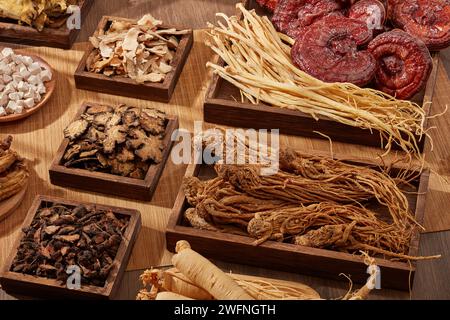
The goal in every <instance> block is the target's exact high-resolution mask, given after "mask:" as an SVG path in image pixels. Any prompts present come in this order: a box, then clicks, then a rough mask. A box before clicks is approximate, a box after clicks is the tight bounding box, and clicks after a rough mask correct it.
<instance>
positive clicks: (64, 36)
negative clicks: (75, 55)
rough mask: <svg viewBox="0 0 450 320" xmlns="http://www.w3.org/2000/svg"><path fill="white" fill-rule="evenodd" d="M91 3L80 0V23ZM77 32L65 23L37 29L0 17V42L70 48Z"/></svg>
mask: <svg viewBox="0 0 450 320" xmlns="http://www.w3.org/2000/svg"><path fill="white" fill-rule="evenodd" d="M93 4H94V0H80V2H79V6H80V13H81V24H83V22H84V21H85V20H86V17H87V14H88V13H89V10H90V9H91V7H92V5H93ZM79 32H80V30H79V29H72V30H69V29H68V28H67V26H66V25H65V24H64V25H63V26H62V27H60V28H55V29H52V28H44V30H42V31H37V30H36V29H34V28H32V27H28V26H23V25H22V26H21V25H19V24H18V23H17V22H16V21H13V20H8V19H0V42H11V43H16V44H22V45H33V46H45V47H55V48H61V49H70V48H71V47H72V44H73V43H74V42H75V40H76V39H77V36H78V34H79Z"/></svg>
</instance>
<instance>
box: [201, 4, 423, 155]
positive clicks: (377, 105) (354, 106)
mask: <svg viewBox="0 0 450 320" xmlns="http://www.w3.org/2000/svg"><path fill="white" fill-rule="evenodd" d="M237 8H238V9H239V10H240V11H241V12H242V14H243V18H242V19H240V18H239V17H236V16H232V17H228V16H226V15H225V14H222V13H218V14H217V16H218V17H222V18H223V19H224V20H225V24H223V23H222V22H218V23H217V24H218V26H214V25H211V24H209V28H210V30H209V32H208V34H209V35H210V37H211V41H210V42H208V45H209V46H210V47H211V49H212V50H213V51H214V52H215V53H217V54H218V55H219V56H220V57H221V58H222V59H223V60H224V62H225V66H224V67H223V66H221V65H218V64H214V63H211V62H209V63H208V64H207V66H208V67H210V68H212V70H213V72H214V73H216V74H218V75H219V76H220V77H222V78H223V79H225V80H226V81H228V82H230V83H231V84H233V85H235V86H236V87H237V88H239V89H240V90H241V95H242V98H243V99H244V97H245V98H247V99H248V100H249V101H250V102H251V103H253V104H257V103H259V102H260V101H262V102H264V103H266V104H268V105H271V106H274V107H279V108H287V109H291V110H296V111H301V112H303V113H306V114H309V115H311V116H312V117H313V118H314V119H316V120H319V118H320V117H322V118H323V117H325V118H328V119H331V120H334V121H337V122H340V123H343V124H345V125H348V126H352V127H357V128H361V129H366V130H371V131H372V130H377V131H378V132H380V135H381V138H382V141H383V143H384V148H385V149H386V153H388V152H389V151H390V150H391V148H392V145H393V144H397V145H398V146H399V147H400V148H401V149H402V150H404V151H405V152H407V153H409V154H411V153H415V154H420V151H419V147H418V143H419V140H420V139H421V138H417V137H423V136H424V135H425V134H426V133H425V130H424V121H425V118H426V115H425V112H424V110H423V108H421V107H420V106H419V105H418V104H416V103H413V102H410V101H405V100H398V99H395V98H394V97H392V96H389V95H387V94H385V93H383V92H381V91H377V90H373V89H370V88H360V87H358V86H356V85H353V84H350V83H325V82H322V81H320V80H318V79H316V78H314V77H312V76H310V75H308V74H307V73H305V72H303V71H301V70H300V69H298V68H297V67H296V66H295V65H294V64H293V63H292V60H291V55H290V51H291V47H292V45H293V43H294V40H293V39H291V38H289V37H287V36H285V35H283V34H280V33H278V32H277V31H276V30H275V28H274V26H273V25H272V23H271V22H270V20H269V19H268V18H267V17H261V16H258V15H257V14H256V13H255V11H254V10H252V11H248V10H246V9H245V8H244V7H243V5H242V4H238V5H237ZM382 147H383V146H382Z"/></svg>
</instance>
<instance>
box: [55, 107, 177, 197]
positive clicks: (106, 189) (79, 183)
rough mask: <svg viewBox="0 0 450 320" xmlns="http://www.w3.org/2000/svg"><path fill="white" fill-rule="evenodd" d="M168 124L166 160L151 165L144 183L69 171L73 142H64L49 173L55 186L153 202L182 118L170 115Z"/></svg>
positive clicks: (77, 117)
mask: <svg viewBox="0 0 450 320" xmlns="http://www.w3.org/2000/svg"><path fill="white" fill-rule="evenodd" d="M93 105H95V103H89V102H85V103H83V105H82V106H81V108H80V110H79V111H78V113H77V114H76V116H75V119H74V120H77V119H79V118H80V116H81V114H82V113H83V112H84V111H85V110H86V108H87V107H89V106H93ZM168 120H169V121H168V123H167V127H166V132H165V136H164V141H163V145H164V151H163V160H162V161H161V163H159V164H157V165H152V166H150V169H149V170H148V172H147V175H146V176H145V179H144V180H140V179H133V178H129V177H121V176H118V175H114V174H109V173H103V172H91V171H89V170H84V169H78V168H66V167H65V166H64V165H62V164H61V163H62V158H63V157H64V153H65V152H66V149H67V147H68V145H69V140H68V139H64V140H63V142H62V143H61V146H60V147H59V149H58V151H57V153H56V157H55V159H54V160H53V163H52V165H51V166H50V170H49V174H50V181H51V183H52V184H54V185H57V186H62V187H69V188H75V189H82V190H87V191H93V192H100V193H104V194H111V195H116V196H121V197H125V198H130V199H136V200H142V201H150V200H151V199H152V197H153V193H154V192H155V189H156V187H157V185H158V182H159V179H160V177H161V174H162V172H163V170H164V167H165V165H166V162H167V159H168V158H169V155H170V151H171V150H172V146H173V141H172V139H171V137H172V133H173V132H174V131H175V130H176V129H178V125H179V124H178V117H175V116H168Z"/></svg>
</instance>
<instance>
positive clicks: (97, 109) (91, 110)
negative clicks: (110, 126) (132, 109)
mask: <svg viewBox="0 0 450 320" xmlns="http://www.w3.org/2000/svg"><path fill="white" fill-rule="evenodd" d="M113 111H114V108H113V107H110V106H104V105H95V106H90V107H88V108H87V109H86V113H87V114H91V115H93V114H99V113H110V112H113Z"/></svg>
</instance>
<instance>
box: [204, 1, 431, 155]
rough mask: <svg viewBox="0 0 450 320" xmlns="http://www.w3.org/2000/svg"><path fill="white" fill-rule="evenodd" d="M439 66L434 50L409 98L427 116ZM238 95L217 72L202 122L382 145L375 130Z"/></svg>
mask: <svg viewBox="0 0 450 320" xmlns="http://www.w3.org/2000/svg"><path fill="white" fill-rule="evenodd" d="M245 5H246V7H247V8H250V9H255V10H256V12H257V13H258V14H260V15H266V14H267V12H265V11H264V10H263V9H261V7H260V6H259V5H258V4H257V3H256V1H255V0H248V1H246V4H245ZM215 62H218V64H219V65H222V66H224V65H225V63H224V61H223V60H222V59H220V58H217V60H216V61H215ZM438 66H439V54H438V53H435V54H433V71H432V74H431V76H430V78H429V80H428V83H427V85H426V88H425V89H424V90H422V92H420V93H419V94H417V95H416V96H415V97H414V98H413V99H412V100H413V101H414V102H417V103H418V104H419V105H422V106H423V108H424V110H425V114H426V115H427V116H428V115H430V111H431V102H432V99H433V93H434V88H435V84H436V77H437V70H438ZM240 96H241V95H240V93H239V89H238V88H237V87H235V86H234V85H232V84H230V83H229V82H228V81H226V80H224V79H222V78H221V77H220V76H219V75H217V74H215V75H213V77H212V79H211V83H210V86H209V89H208V92H207V95H206V98H205V103H204V120H205V122H210V123H216V124H221V125H227V126H232V127H238V128H253V129H279V130H280V133H281V134H289V135H296V136H302V137H309V138H316V139H326V137H325V136H322V135H319V134H317V132H320V133H322V134H324V135H326V136H329V137H330V138H331V139H332V140H333V141H340V142H346V143H353V144H359V145H365V146H372V147H378V148H379V147H380V146H381V140H380V134H379V131H377V130H373V131H372V132H370V131H369V130H363V129H359V128H354V127H351V126H347V125H344V124H341V123H339V122H336V121H332V120H329V119H327V118H324V117H321V116H319V121H316V120H314V119H313V118H312V117H311V116H310V115H309V114H306V113H303V112H300V111H294V110H287V109H281V108H277V107H271V106H269V105H266V104H258V105H254V104H251V103H241V102H238V101H237V100H235V99H240ZM424 127H425V128H427V120H425V123H424ZM417 139H419V137H417ZM425 140H426V139H425V137H422V139H421V140H420V141H419V148H420V150H421V151H423V148H424V145H425ZM393 148H395V149H399V147H398V146H397V145H396V144H393Z"/></svg>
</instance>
